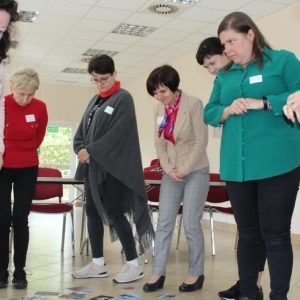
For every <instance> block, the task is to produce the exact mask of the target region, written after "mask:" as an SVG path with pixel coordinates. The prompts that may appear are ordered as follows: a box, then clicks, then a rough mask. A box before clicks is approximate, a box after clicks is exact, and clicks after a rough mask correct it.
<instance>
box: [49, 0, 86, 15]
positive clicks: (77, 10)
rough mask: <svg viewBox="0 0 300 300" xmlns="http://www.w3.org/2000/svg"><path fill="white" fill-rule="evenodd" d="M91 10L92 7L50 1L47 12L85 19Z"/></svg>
mask: <svg viewBox="0 0 300 300" xmlns="http://www.w3.org/2000/svg"><path fill="white" fill-rule="evenodd" d="M90 9H91V6H90V5H81V4H75V3H66V2H62V1H50V2H49V3H48V4H47V6H46V7H45V10H46V11H47V13H49V14H59V15H63V16H74V17H83V16H84V15H85V14H86V13H87V12H88V11H89V10H90Z"/></svg>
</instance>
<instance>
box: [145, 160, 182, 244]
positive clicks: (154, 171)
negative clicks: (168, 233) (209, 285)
mask: <svg viewBox="0 0 300 300" xmlns="http://www.w3.org/2000/svg"><path fill="white" fill-rule="evenodd" d="M144 178H145V179H147V180H161V179H162V168H161V166H160V162H159V159H153V160H152V161H151V164H150V167H147V168H144ZM146 191H147V197H148V208H149V213H150V216H151V218H152V222H153V227H154V230H155V231H156V227H157V222H156V221H154V216H153V213H154V212H155V213H157V219H158V215H159V192H160V186H146ZM177 218H178V219H177V224H178V233H177V241H176V249H178V245H179V239H180V233H181V227H182V205H180V208H179V210H178V215H177ZM153 246H154V244H153Z"/></svg>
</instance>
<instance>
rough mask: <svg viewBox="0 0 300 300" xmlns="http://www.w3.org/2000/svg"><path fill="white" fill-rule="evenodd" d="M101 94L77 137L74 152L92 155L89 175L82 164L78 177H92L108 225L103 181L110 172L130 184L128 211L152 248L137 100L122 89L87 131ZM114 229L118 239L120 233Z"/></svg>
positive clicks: (143, 240)
mask: <svg viewBox="0 0 300 300" xmlns="http://www.w3.org/2000/svg"><path fill="white" fill-rule="evenodd" d="M98 96H99V95H95V96H94V97H93V99H92V100H91V102H90V103H89V105H88V107H87V109H86V111H85V113H84V115H83V118H82V120H81V123H80V125H79V127H78V130H77V132H76V135H75V138H74V151H75V152H76V153H78V152H79V151H80V150H81V149H84V148H85V149H86V150H87V151H88V153H89V154H90V158H89V168H88V174H85V173H86V171H85V168H86V164H81V163H79V165H78V168H77V171H76V175H75V178H77V179H84V176H89V178H90V184H91V191H92V195H93V199H94V201H95V204H96V207H97V209H98V211H99V214H100V216H101V218H102V220H103V222H104V223H105V224H109V223H110V222H109V218H108V216H107V214H106V212H105V209H104V207H103V203H102V201H101V196H100V192H99V186H100V185H101V182H102V181H103V180H104V179H105V178H106V174H107V173H109V174H110V175H112V176H113V177H115V178H117V179H118V180H119V181H121V182H122V183H123V184H124V185H126V186H127V187H128V188H129V189H130V191H131V193H128V194H126V195H124V198H123V201H124V202H123V209H124V213H126V214H129V215H131V216H132V217H133V221H134V223H135V225H136V229H137V234H138V237H139V242H140V245H141V246H142V247H143V248H144V249H148V248H149V247H150V246H151V241H152V237H153V227H152V223H151V219H150V216H149V213H148V207H147V195H146V191H145V183H144V177H143V168H142V162H141V153H140V146H139V138H138V131H137V124H136V117H135V109H134V102H133V99H132V96H131V95H130V94H129V93H128V92H127V91H126V90H124V89H119V90H118V91H116V92H115V93H114V94H113V95H112V96H110V98H109V99H107V100H106V102H105V103H104V104H103V105H102V106H100V107H99V108H98V109H97V110H96V112H95V114H94V116H93V120H92V123H91V124H90V128H89V130H88V133H87V124H88V119H89V113H90V111H91V109H92V108H93V107H94V105H95V102H96V101H97V99H98ZM111 205H112V206H113V205H114V203H111ZM111 229H112V230H111V237H112V240H115V238H116V237H117V236H116V235H115V232H114V230H113V228H111Z"/></svg>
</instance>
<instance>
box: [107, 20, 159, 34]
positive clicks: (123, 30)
mask: <svg viewBox="0 0 300 300" xmlns="http://www.w3.org/2000/svg"><path fill="white" fill-rule="evenodd" d="M155 29H156V28H154V27H146V26H140V25H132V24H125V23H123V24H121V25H120V26H118V27H117V28H115V29H114V30H113V31H112V33H118V34H127V35H134V36H142V37H145V36H147V35H149V34H150V33H151V32H153V31H154V30H155Z"/></svg>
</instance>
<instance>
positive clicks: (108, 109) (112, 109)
mask: <svg viewBox="0 0 300 300" xmlns="http://www.w3.org/2000/svg"><path fill="white" fill-rule="evenodd" d="M113 111H114V108H112V107H111V106H106V108H105V110H104V112H106V113H107V114H109V115H111V114H112V113H113Z"/></svg>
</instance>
